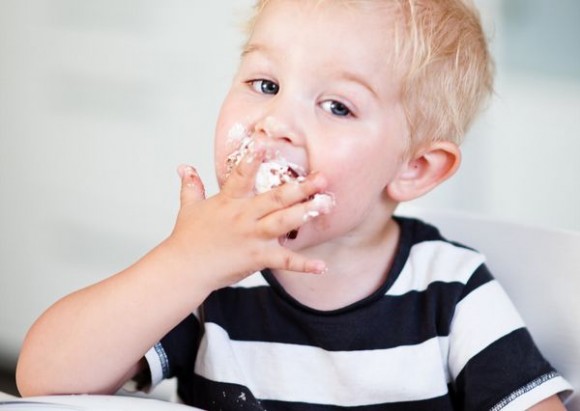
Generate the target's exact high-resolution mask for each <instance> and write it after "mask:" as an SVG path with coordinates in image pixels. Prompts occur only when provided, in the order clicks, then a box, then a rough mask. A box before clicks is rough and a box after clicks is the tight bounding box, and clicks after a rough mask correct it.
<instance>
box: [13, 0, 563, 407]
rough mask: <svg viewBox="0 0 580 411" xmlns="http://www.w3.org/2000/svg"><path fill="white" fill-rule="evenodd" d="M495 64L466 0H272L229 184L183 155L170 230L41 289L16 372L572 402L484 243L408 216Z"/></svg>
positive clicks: (48, 386) (258, 21)
mask: <svg viewBox="0 0 580 411" xmlns="http://www.w3.org/2000/svg"><path fill="white" fill-rule="evenodd" d="M490 67H491V63H490V57H489V55H488V51H487V46H486V42H485V39H484V35H483V33H482V30H481V27H480V22H479V19H478V17H477V14H476V12H475V11H474V10H473V9H472V6H471V5H469V4H468V3H467V1H465V0H464V1H461V0H374V1H371V0H361V1H353V0H350V1H339V0H322V1H321V0H317V1H314V0H270V1H266V0H264V1H261V2H259V4H258V5H257V7H256V13H255V17H254V18H253V19H252V21H251V25H250V34H249V39H248V42H247V44H246V45H245V48H244V50H243V53H242V59H241V65H240V67H239V70H238V73H237V75H236V77H235V79H234V81H233V84H232V86H231V89H230V91H229V93H228V95H227V97H226V99H225V102H224V104H223V107H222V110H221V113H220V116H219V120H218V123H217V130H216V144H215V146H216V150H215V160H216V170H217V177H218V180H219V184H220V187H221V190H220V192H219V193H218V194H216V195H214V196H213V197H210V198H207V199H206V198H205V194H204V189H203V184H202V182H201V181H200V179H199V177H198V175H197V174H196V172H195V171H194V169H193V168H191V167H188V166H182V167H180V168H179V174H180V176H181V180H182V188H181V208H180V211H179V215H178V217H177V222H176V224H175V228H174V231H173V232H172V233H171V235H170V236H169V237H168V238H167V239H166V240H164V241H163V242H162V243H161V244H160V245H159V246H158V247H156V248H155V249H153V250H152V251H151V252H150V253H148V254H147V255H146V256H144V257H143V258H142V259H141V260H139V261H137V262H136V263H135V264H134V265H133V266H131V267H129V268H127V269H126V270H124V271H122V272H120V273H118V274H116V275H114V276H112V277H110V278H108V279H106V280H104V281H102V282H100V283H98V284H95V285H93V286H90V287H88V288H86V289H83V290H80V291H78V292H76V293H73V294H72V295H69V296H67V297H65V298H64V299H62V300H61V301H59V302H58V303H56V304H55V305H54V306H53V307H51V308H50V309H49V310H47V312H46V313H45V314H44V315H43V316H42V317H41V318H40V319H39V320H38V321H37V322H36V323H35V325H34V326H33V327H32V329H31V330H30V332H29V334H28V336H27V338H26V341H25V343H24V345H23V348H22V352H21V357H20V360H19V364H18V377H17V378H18V384H19V388H20V390H21V393H22V394H23V395H35V394H37V395H38V394H57V393H114V392H115V391H116V390H117V389H119V388H120V387H121V386H122V385H123V384H124V383H125V382H126V381H128V380H129V379H132V378H134V377H135V376H140V375H143V373H145V375H147V376H148V377H149V381H152V382H153V383H156V382H158V381H159V380H160V379H162V378H167V377H172V376H177V377H178V381H179V394H180V396H181V398H182V399H183V401H184V402H185V403H187V404H191V405H195V406H197V407H200V408H204V409H211V410H214V409H215V410H217V409H236V408H243V409H252V410H329V409H349V408H352V409H357V410H463V409H465V410H489V409H491V410H500V409H505V410H523V409H528V408H531V409H534V410H562V409H564V408H563V405H562V403H561V401H560V399H559V397H558V394H560V395H562V394H563V393H564V392H565V391H567V390H569V388H570V387H569V385H568V384H567V382H566V381H565V380H564V379H563V378H562V377H561V376H559V375H558V374H557V372H556V371H555V370H554V369H553V368H552V367H551V366H550V365H549V364H548V363H547V362H546V361H545V360H544V359H543V358H542V356H541V354H540V353H539V352H538V350H537V349H536V347H535V346H534V343H533V341H532V339H531V337H530V336H529V334H528V333H527V331H526V329H525V328H524V325H523V324H522V321H521V319H520V317H519V316H518V315H517V313H516V312H515V310H514V308H513V307H512V306H511V304H510V302H509V300H508V299H507V297H506V296H505V294H504V293H503V291H502V289H501V288H500V286H499V285H498V284H497V283H496V281H494V279H493V278H492V277H491V275H490V274H489V272H488V271H487V269H486V266H485V265H484V263H483V261H484V259H483V257H482V256H481V255H480V254H478V253H477V252H475V251H473V250H471V249H468V248H465V247H461V246H458V245H456V244H452V243H450V242H447V241H445V240H444V239H442V238H441V237H440V235H439V233H438V232H437V230H436V229H435V228H433V227H431V226H429V225H426V224H424V223H422V222H420V221H417V220H412V219H403V218H398V217H394V216H393V213H394V211H395V208H396V207H397V205H398V204H399V203H400V202H402V201H408V200H412V199H414V198H417V197H419V196H421V195H423V194H425V193H426V192H428V191H429V190H431V189H433V188H434V187H436V186H437V185H438V184H440V183H441V182H443V181H444V180H445V179H447V178H448V177H450V176H451V175H452V174H453V173H454V172H455V170H456V169H457V167H458V165H459V162H460V151H459V149H458V144H459V143H460V140H461V138H462V136H463V134H464V133H465V130H466V129H467V128H468V126H469V124H470V122H471V121H472V119H473V117H474V116H475V114H476V113H477V111H478V110H479V109H480V106H481V105H482V103H483V101H484V100H485V98H486V97H487V95H488V94H489V93H490V90H491V88H492V86H491V84H492V79H491V77H492V75H491V68H490ZM264 168H266V170H265V171H264ZM272 176H274V177H273V178H274V181H270V178H271V177H272ZM257 181H261V183H260V184H258V182H257ZM264 181H265V182H264ZM266 267H267V268H266ZM152 347H153V348H152Z"/></svg>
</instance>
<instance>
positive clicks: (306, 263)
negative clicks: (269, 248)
mask: <svg viewBox="0 0 580 411" xmlns="http://www.w3.org/2000/svg"><path fill="white" fill-rule="evenodd" d="M268 260H269V261H267V266H268V267H269V268H271V269H274V270H276V269H278V270H287V271H295V272H298V273H309V274H324V273H326V272H327V271H328V268H327V266H326V263H325V262H324V261H322V260H314V259H310V258H307V257H305V256H302V255H300V254H297V253H295V252H293V251H290V250H289V249H287V248H280V251H279V252H276V253H270V254H269V258H268Z"/></svg>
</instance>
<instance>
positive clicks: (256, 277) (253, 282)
mask: <svg viewBox="0 0 580 411" xmlns="http://www.w3.org/2000/svg"><path fill="white" fill-rule="evenodd" d="M264 285H268V282H267V281H266V279H265V278H264V277H263V276H262V273H261V272H259V271H256V272H255V273H254V274H251V275H250V276H248V277H246V278H244V279H243V280H242V281H240V282H238V283H236V284H233V285H232V286H231V287H233V288H236V287H239V288H253V287H260V286H264Z"/></svg>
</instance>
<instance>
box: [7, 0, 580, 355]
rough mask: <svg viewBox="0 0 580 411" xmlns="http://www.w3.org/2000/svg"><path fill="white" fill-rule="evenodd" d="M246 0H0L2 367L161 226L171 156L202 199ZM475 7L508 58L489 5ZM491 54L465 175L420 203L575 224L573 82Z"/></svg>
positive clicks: (170, 201) (169, 197)
mask: <svg viewBox="0 0 580 411" xmlns="http://www.w3.org/2000/svg"><path fill="white" fill-rule="evenodd" d="M506 1H515V0H506ZM537 1H538V0H536V2H537ZM250 3H251V0H243V1H242V0H220V1H215V2H214V1H203V2H200V1H186V0H167V1H164V2H159V1H154V0H100V1H98V2H97V1H92V2H89V1H83V2H81V1H78V0H2V1H0V196H1V197H0V365H1V363H2V362H4V363H8V364H13V362H14V361H15V358H16V355H17V352H18V349H19V346H20V342H21V341H22V338H23V336H24V333H25V332H26V330H27V329H28V327H29V326H30V324H31V323H32V321H33V320H34V319H35V318H36V317H37V316H38V315H39V314H40V312H41V311H42V310H44V309H45V308H46V307H47V306H48V305H49V304H50V303H52V302H54V301H55V300H56V299H57V298H58V297H60V296H62V295H64V294H65V293H68V292H70V291H72V290H73V289H76V288H78V287H81V286H83V285H86V284H89V283H91V282H94V281H96V280H98V279H100V278H103V277H105V276H108V275H110V274H112V273H114V272H116V271H118V270H120V269H122V268H124V267H125V266H126V265H128V264H130V263H131V262H133V261H134V260H135V259H136V258H138V257H139V256H141V255H142V254H143V253H145V252H146V251H147V250H148V249H150V248H151V247H152V246H154V245H155V244H156V243H158V242H159V241H160V240H161V239H162V238H163V237H164V236H166V235H167V234H168V233H169V231H170V230H171V228H172V224H173V220H174V216H175V212H176V210H177V202H178V180H177V177H176V174H175V167H176V166H177V165H178V164H179V163H182V162H188V163H191V164H194V165H196V166H197V167H198V168H199V170H200V173H201V175H202V177H203V178H204V179H205V181H206V182H207V184H208V192H209V193H213V192H215V190H216V186H215V181H214V176H213V165H212V156H213V153H212V136H213V127H214V121H215V118H216V115H217V110H218V108H219V103H220V101H221V99H222V97H223V95H224V93H225V91H226V88H227V86H228V84H229V82H230V77H231V75H232V73H233V70H234V66H235V63H236V61H237V50H238V46H239V44H240V41H241V38H240V37H239V36H238V27H237V22H239V21H241V20H242V16H243V11H244V10H247V6H248V5H249V4H250ZM479 3H480V4H481V5H482V6H483V7H484V8H485V14H486V20H487V21H488V23H487V24H488V26H489V27H490V29H491V28H492V29H493V31H494V32H495V40H494V49H495V50H496V51H497V52H498V53H499V54H500V56H501V55H505V53H509V50H508V51H506V50H505V49H504V48H502V44H503V43H502V41H503V39H502V36H503V35H504V33H503V31H502V19H501V16H502V13H501V12H502V7H501V3H500V0H480V1H479ZM550 4H551V3H550ZM492 21H493V23H492ZM505 43H506V44H507V41H506V42H505ZM576 47H577V46H576ZM502 53H503V54H502ZM569 53H572V56H574V55H577V54H578V49H577V48H576V49H572V50H569ZM499 60H500V61H499V63H500V65H499V69H500V73H499V82H498V87H497V89H498V97H497V98H496V99H495V100H494V102H493V104H492V107H491V109H490V111H489V112H488V113H487V114H486V115H485V116H484V117H483V118H482V120H481V121H480V122H478V124H477V125H476V127H475V128H474V130H473V132H472V133H471V135H470V137H469V139H468V142H467V143H466V145H465V162H464V167H463V169H462V171H461V172H460V174H459V175H458V176H457V178H455V179H454V180H452V181H450V182H448V183H446V184H445V185H444V186H443V187H442V189H441V190H440V191H437V192H434V193H433V194H431V195H429V196H427V197H426V198H425V199H424V200H423V203H424V204H427V205H430V206H436V207H446V208H458V209H462V210H469V211H477V212H483V213H488V214H493V215H496V216H499V217H502V218H509V219H516V220H520V221H525V222H530V223H534V224H539V225H548V226H556V227H562V228H567V229H575V230H580V214H579V211H578V210H580V197H579V196H580V194H579V193H580V190H578V189H579V188H580V187H579V185H578V182H577V178H578V177H579V176H580V163H579V162H578V161H577V160H576V157H577V153H579V152H580V138H579V137H580V122H579V121H578V116H579V115H580V93H579V91H580V85H579V84H580V83H579V80H578V78H576V77H574V76H572V77H568V79H566V78H562V77H559V76H554V75H552V74H550V73H549V72H548V73H542V74H541V75H540V74H538V73H537V72H534V71H533V70H527V69H525V68H524V69H522V68H518V67H516V68H514V67H513V66H509V65H508V64H505V65H503V66H502V64H503V63H502V61H501V60H502V59H501V58H500V59H499ZM572 62H574V60H573V59H572ZM508 66H509V67H508ZM579 77H580V76H579Z"/></svg>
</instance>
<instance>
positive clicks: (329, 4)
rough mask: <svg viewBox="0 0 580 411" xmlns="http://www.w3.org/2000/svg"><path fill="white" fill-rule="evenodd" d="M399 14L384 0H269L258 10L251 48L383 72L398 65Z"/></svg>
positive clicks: (321, 62)
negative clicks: (396, 38)
mask: <svg viewBox="0 0 580 411" xmlns="http://www.w3.org/2000/svg"><path fill="white" fill-rule="evenodd" d="M395 16H396V12H395V8H394V7H393V6H392V2H389V1H384V0H383V1H381V0H358V1H353V0H269V1H267V2H266V3H265V4H264V5H263V7H261V8H260V9H259V11H258V15H257V16H256V18H255V20H254V25H253V28H252V31H251V33H250V38H249V40H248V47H247V49H249V50H253V49H256V47H257V48H259V49H262V48H263V49H268V50H272V51H277V52H278V53H292V55H293V57H301V58H303V59H307V60H309V61H310V62H311V63H312V64H315V63H320V64H321V65H327V66H339V65H346V66H349V65H358V66H363V65H364V66H365V67H366V69H367V70H368V71H370V72H379V71H380V72H382V73H383V74H385V73H384V72H385V70H387V71H392V69H393V67H394V66H396V65H395V64H393V62H394V60H395V58H394V56H395V52H394V51H395V48H396V45H395V42H394V39H395V32H396V29H395V25H396V17H395ZM391 74H392V73H391Z"/></svg>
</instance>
